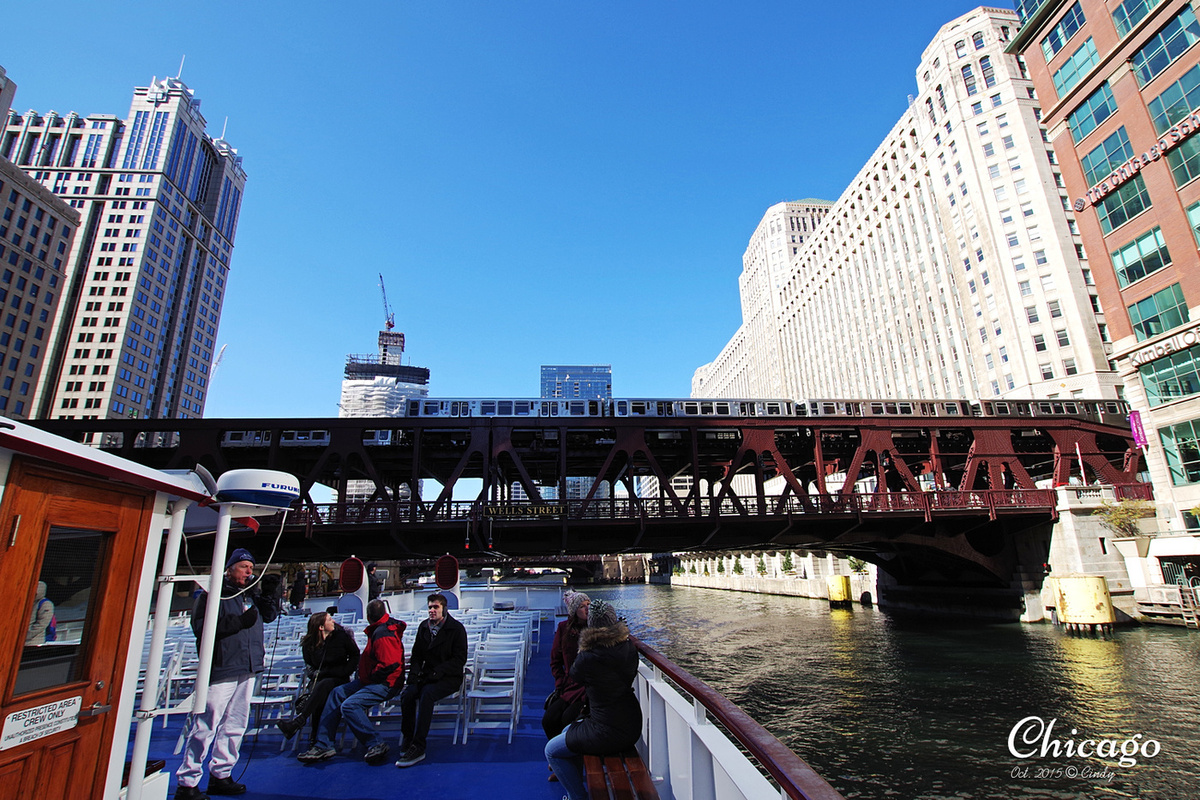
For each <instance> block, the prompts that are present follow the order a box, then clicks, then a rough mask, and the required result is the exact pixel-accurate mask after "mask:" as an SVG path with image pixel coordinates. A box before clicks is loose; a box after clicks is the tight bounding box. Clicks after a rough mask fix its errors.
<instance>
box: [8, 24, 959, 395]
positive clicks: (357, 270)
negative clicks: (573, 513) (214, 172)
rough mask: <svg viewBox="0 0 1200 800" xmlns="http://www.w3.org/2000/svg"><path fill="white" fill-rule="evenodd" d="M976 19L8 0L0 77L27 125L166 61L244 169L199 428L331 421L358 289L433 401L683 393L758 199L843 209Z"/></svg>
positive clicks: (89, 102)
mask: <svg viewBox="0 0 1200 800" xmlns="http://www.w3.org/2000/svg"><path fill="white" fill-rule="evenodd" d="M976 5H977V4H976V3H969V2H953V1H952V0H924V1H923V2H911V3H895V2H880V1H879V0H867V1H866V2H858V3H806V2H795V1H794V0H793V1H792V2H775V1H774V0H771V1H769V2H755V3H733V2H710V1H709V0H696V1H695V2H691V3H686V4H685V3H679V2H666V1H665V0H642V1H641V2H634V1H633V0H606V1H605V2H597V1H596V0H593V1H592V2H585V1H584V0H506V1H505V2H500V0H492V2H483V1H482V0H457V2H449V0H446V1H445V2H440V1H438V0H422V2H393V3H383V2H379V3H312V2H301V1H299V0H298V1H297V2H291V3H276V2H252V3H244V2H206V3H203V4H199V5H197V4H182V3H171V2H122V3H111V2H110V3H97V2H64V3H56V4H54V6H53V11H50V10H48V8H47V7H46V6H44V5H42V4H39V3H20V4H13V6H14V7H12V8H7V9H6V12H5V32H4V35H3V37H2V39H0V44H2V46H0V65H2V66H4V67H5V69H6V70H7V71H8V76H9V77H10V78H11V79H13V80H14V81H16V83H17V84H18V87H19V89H18V92H17V98H16V101H15V103H14V106H15V108H16V109H17V110H18V111H20V112H23V111H25V110H26V109H30V108H33V109H36V110H38V111H41V112H46V111H50V110H55V111H58V112H60V113H66V112H68V111H78V112H79V113H81V114H90V113H115V114H118V115H120V116H122V117H124V116H125V114H126V113H127V112H128V109H129V101H130V98H131V96H132V88H133V87H134V86H144V85H147V83H148V82H149V81H150V79H151V78H153V77H155V76H158V77H162V76H165V75H174V74H175V73H176V72H178V70H179V64H180V59H181V58H182V57H184V56H186V61H185V63H184V66H183V73H182V78H183V80H184V82H185V83H187V84H188V85H189V86H190V87H191V88H192V89H194V90H195V92H196V96H197V97H199V98H201V99H202V101H203V104H202V106H201V110H202V112H203V113H204V115H205V117H206V118H207V120H208V127H209V133H210V134H211V135H213V136H219V135H220V133H221V130H222V127H223V125H225V120H226V118H228V129H227V136H226V138H227V140H228V141H229V142H230V144H232V145H233V146H234V147H236V148H237V149H238V150H239V152H240V153H241V155H242V156H243V157H244V158H245V162H244V166H245V168H246V171H247V173H248V174H249V180H248V182H247V186H246V193H245V200H244V203H243V206H242V213H241V219H240V222H239V226H238V234H237V239H236V248H235V251H234V257H233V262H232V272H231V279H230V284H229V290H228V293H227V298H226V303H225V308H224V311H223V315H222V319H221V327H220V332H219V336H218V344H220V345H227V348H226V351H225V355H224V357H223V359H222V362H221V364H220V368H219V370H218V371H217V373H216V375H215V376H214V380H213V383H212V387H211V390H210V394H209V400H208V407H207V410H206V416H209V417H225V416H229V417H273V416H279V417H298V416H335V415H336V414H337V401H338V394H339V390H340V384H341V372H342V366H343V363H344V361H345V357H346V355H347V354H348V353H371V352H374V351H375V338H376V334H377V331H378V330H379V329H380V327H381V326H382V323H383V317H384V312H383V301H382V299H381V296H380V290H379V286H378V283H379V279H378V274H379V273H382V274H383V275H384V279H385V281H386V285H387V297H388V300H389V302H390V303H391V306H392V309H393V311H394V312H395V316H396V328H397V330H400V331H403V332H404V333H405V334H406V335H407V340H408V348H407V353H406V363H412V364H414V365H418V366H425V367H428V368H429V369H430V370H431V372H432V378H431V384H430V390H431V394H433V395H437V396H466V397H480V396H498V397H523V396H535V395H536V394H537V392H538V368H539V366H540V365H541V364H564V363H566V364H570V363H581V364H595V363H601V364H612V366H613V391H614V393H615V394H617V395H619V396H627V397H630V396H640V397H647V396H657V397H679V396H686V395H687V394H688V393H689V391H690V385H691V375H692V372H693V371H694V370H695V368H696V367H697V366H699V365H700V364H703V363H705V362H707V361H710V360H711V359H712V358H713V357H715V356H716V354H717V353H718V352H719V351H720V349H721V347H722V346H723V345H724V344H725V343H726V342H727V341H728V339H729V337H730V335H732V333H733V332H734V331H735V330H736V329H737V326H738V324H739V323H740V320H741V315H740V309H739V300H738V294H737V278H738V274H739V273H740V272H741V256H742V251H743V250H744V249H745V246H746V242H747V240H748V239H749V237H750V234H751V233H752V232H753V230H754V227H755V225H756V224H757V223H758V221H759V219H760V218H761V216H762V214H763V212H764V211H765V210H766V208H767V207H768V206H770V205H772V204H774V203H777V202H780V201H783V200H796V199H800V198H805V197H819V198H824V199H829V200H834V199H836V198H837V197H838V195H839V194H840V193H841V191H842V189H843V188H844V187H845V186H846V185H847V184H848V183H849V181H850V179H851V178H852V177H853V176H854V175H855V173H857V171H858V169H859V168H860V167H861V166H862V164H863V163H864V162H865V161H866V159H867V158H868V157H869V155H870V154H871V152H872V151H873V150H874V149H875V148H876V146H877V145H878V144H879V142H880V141H881V140H882V138H883V136H884V135H885V134H886V133H887V131H888V130H889V129H890V128H891V126H892V125H893V124H894V123H895V121H896V120H897V119H898V118H899V116H900V114H901V113H903V111H904V108H905V106H906V104H907V97H908V95H909V94H911V93H914V92H915V91H916V88H915V87H916V84H915V78H914V75H913V71H914V69H915V68H916V65H917V63H918V62H919V60H920V55H921V51H922V50H923V49H924V48H925V47H926V45H928V43H929V41H930V39H932V37H933V36H934V34H935V33H936V32H937V30H938V29H939V28H940V27H941V26H942V25H944V24H945V23H947V22H949V21H950V20H951V19H953V18H955V17H957V16H960V15H962V14H964V13H966V12H968V11H970V10H971V9H972V8H974V7H975V6H976ZM51 23H52V24H51ZM51 30H52V31H53V33H52V35H51V34H49V33H48V31H51ZM114 41H127V42H129V43H131V45H130V46H127V47H118V46H111V45H109V44H108V42H114Z"/></svg>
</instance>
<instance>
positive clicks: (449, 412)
mask: <svg viewBox="0 0 1200 800" xmlns="http://www.w3.org/2000/svg"><path fill="white" fill-rule="evenodd" d="M400 416H401V417H414V418H415V417H420V418H438V417H441V418H456V417H457V418H461V417H531V418H532V417H544V418H554V417H559V418H563V417H565V418H571V417H616V418H642V417H645V418H665V417H674V418H689V417H701V418H704V417H722V418H737V419H744V418H749V417H916V418H928V417H949V418H962V417H1027V418H1037V417H1073V418H1075V419H1083V420H1088V421H1091V422H1100V423H1103V424H1107V425H1124V424H1126V423H1127V422H1128V420H1129V404H1128V403H1126V402H1125V401H1123V400H1083V399H1071V400H984V401H982V402H978V403H976V402H973V401H970V400H872V399H853V398H817V399H811V400H783V399H738V398H724V397H722V398H710V399H704V398H685V399H674V400H672V399H656V398H614V399H596V400H576V399H560V398H554V399H537V398H508V399H504V398H475V399H468V398H436V397H421V398H414V399H412V400H409V401H408V402H407V403H406V404H405V406H404V408H403V413H402V414H401V415H400ZM392 434H393V432H392V431H390V430H387V429H386V428H380V429H371V430H366V431H363V444H364V445H372V446H381V445H389V444H391V443H392ZM272 436H273V434H272V432H271V431H269V430H230V431H226V432H225V433H224V435H223V436H222V439H221V446H222V447H266V446H270V444H271V442H272ZM278 444H279V446H280V447H321V446H325V445H327V444H329V431H328V430H308V429H306V430H283V431H280V432H279V442H278Z"/></svg>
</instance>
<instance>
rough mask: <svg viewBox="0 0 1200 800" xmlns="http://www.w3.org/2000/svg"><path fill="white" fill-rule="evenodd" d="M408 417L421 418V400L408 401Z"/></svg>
mask: <svg viewBox="0 0 1200 800" xmlns="http://www.w3.org/2000/svg"><path fill="white" fill-rule="evenodd" d="M408 416H410V417H419V416H421V401H420V400H409V401H408Z"/></svg>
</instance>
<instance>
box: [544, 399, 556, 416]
mask: <svg viewBox="0 0 1200 800" xmlns="http://www.w3.org/2000/svg"><path fill="white" fill-rule="evenodd" d="M542 416H543V417H557V416H558V403H556V402H546V403H542Z"/></svg>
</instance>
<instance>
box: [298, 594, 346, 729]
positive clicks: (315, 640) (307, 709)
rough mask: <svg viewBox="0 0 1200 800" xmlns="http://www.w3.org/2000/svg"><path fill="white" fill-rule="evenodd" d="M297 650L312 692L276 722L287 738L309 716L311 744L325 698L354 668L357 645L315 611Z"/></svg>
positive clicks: (325, 617) (343, 631) (322, 612)
mask: <svg viewBox="0 0 1200 800" xmlns="http://www.w3.org/2000/svg"><path fill="white" fill-rule="evenodd" d="M300 650H301V652H302V653H303V654H304V663H305V664H307V665H308V667H309V669H310V670H311V674H312V675H313V686H312V692H311V694H310V695H309V698H308V702H306V703H305V704H304V706H303V707H302V708H299V709H297V712H296V716H294V717H292V718H291V719H287V720H283V721H281V722H280V723H279V730H281V731H282V732H283V735H284V736H286V737H287V738H289V739H290V738H292V737H293V736H294V735H295V734H296V731H298V730H300V728H301V727H302V726H303V725H304V721H305V720H306V719H308V718H309V717H310V716H311V717H312V731H311V732H310V733H309V737H308V738H309V744H312V743H313V742H315V741H316V739H317V724H318V723H319V722H320V720H321V710H322V709H324V708H325V699H326V698H327V697H329V693H330V692H332V691H333V690H334V689H336V688H337V687H339V686H341V685H342V684H343V683H346V682H347V681H349V680H350V678H351V676H352V675H354V670H355V669H356V668H357V667H358V643H357V642H355V641H354V637H353V636H351V635H350V633H349V632H347V631H346V629H345V628H343V627H342V626H341V625H338V624H337V623H336V622H334V621H333V615H331V614H329V613H328V612H325V611H318V612H317V613H316V614H313V615H312V616H311V617H309V618H308V633H306V634H305V635H304V638H303V639H301V640H300Z"/></svg>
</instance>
